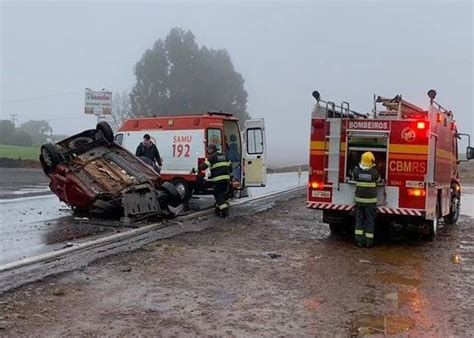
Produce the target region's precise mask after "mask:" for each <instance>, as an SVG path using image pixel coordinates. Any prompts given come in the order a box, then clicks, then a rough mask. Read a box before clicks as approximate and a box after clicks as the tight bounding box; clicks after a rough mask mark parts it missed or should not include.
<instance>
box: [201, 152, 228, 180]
mask: <svg viewBox="0 0 474 338" xmlns="http://www.w3.org/2000/svg"><path fill="white" fill-rule="evenodd" d="M231 166H232V163H231V162H230V161H229V160H228V159H227V156H225V155H224V154H223V153H221V152H218V151H216V152H215V153H213V154H211V156H209V158H208V159H206V161H204V163H203V164H202V167H201V168H200V169H207V168H210V169H211V177H210V178H209V180H210V181H212V182H218V181H224V180H227V181H228V180H230V173H231V168H232V167H231Z"/></svg>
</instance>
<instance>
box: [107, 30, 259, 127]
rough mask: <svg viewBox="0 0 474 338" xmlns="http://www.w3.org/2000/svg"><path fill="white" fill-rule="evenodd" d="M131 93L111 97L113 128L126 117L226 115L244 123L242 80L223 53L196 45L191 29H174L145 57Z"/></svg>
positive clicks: (245, 97)
mask: <svg viewBox="0 0 474 338" xmlns="http://www.w3.org/2000/svg"><path fill="white" fill-rule="evenodd" d="M134 73H135V78H136V82H135V85H134V86H133V88H132V90H131V92H130V93H127V92H122V93H114V99H113V114H114V116H113V117H112V121H111V122H112V124H113V125H114V126H115V127H118V126H119V125H120V123H121V122H122V121H123V119H125V118H127V117H140V116H168V115H181V114H199V113H203V112H207V111H223V112H230V113H233V114H234V115H236V116H237V117H239V118H240V120H241V121H245V120H246V119H248V118H249V117H250V116H249V113H248V112H247V96H248V95H247V91H246V90H245V87H244V83H245V81H244V78H243V77H242V75H241V74H240V73H239V72H237V71H236V70H235V68H234V65H233V63H232V60H231V58H230V56H229V53H228V52H227V51H226V50H225V49H212V48H208V47H206V46H204V45H203V46H199V44H198V43H197V42H196V39H195V36H194V34H193V33H192V32H191V31H190V30H184V29H181V28H173V29H171V31H170V32H169V34H168V36H167V37H166V38H165V39H164V40H163V39H159V40H158V41H156V42H155V43H154V44H153V46H152V48H151V49H148V50H146V51H145V52H144V54H143V56H142V57H141V59H140V60H139V61H138V62H137V63H136V65H135V68H134Z"/></svg>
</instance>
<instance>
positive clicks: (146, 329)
mask: <svg viewBox="0 0 474 338" xmlns="http://www.w3.org/2000/svg"><path fill="white" fill-rule="evenodd" d="M320 221H321V213H319V212H315V211H313V210H308V209H306V208H305V199H304V197H301V198H296V199H293V200H290V201H287V202H284V203H279V204H277V205H276V206H275V207H274V208H273V209H271V210H268V211H265V212H261V213H258V214H256V215H253V216H246V217H239V218H235V219H231V220H229V221H227V222H226V221H222V220H220V219H216V218H214V217H210V218H209V219H205V220H201V222H211V223H212V224H213V225H214V227H213V228H210V229H208V230H205V231H202V232H199V233H189V234H183V235H180V236H177V237H175V238H173V239H170V240H165V241H158V242H155V243H152V244H150V245H148V246H146V247H144V248H143V249H141V250H138V251H136V252H133V253H128V254H123V255H120V256H115V257H111V258H107V259H103V260H100V261H98V262H96V263H94V264H92V265H90V266H89V267H87V268H85V269H83V270H81V271H75V272H71V273H67V274H63V275H60V276H57V277H52V278H48V279H46V280H44V281H42V282H38V283H33V284H30V285H27V286H24V287H21V288H19V289H18V290H15V291H12V292H9V293H7V294H5V295H3V296H0V335H2V334H6V335H9V336H18V335H34V336H65V335H68V336H69V335H79V336H104V335H109V336H117V335H119V336H130V335H142V336H157V335H159V336H162V335H164V336H173V335H174V336H182V335H217V336H222V335H234V336H261V335H265V336H277V335H278V336H280V335H284V336H288V335H292V336H307V335H318V336H321V335H323V336H327V335H330V336H335V335H344V336H347V335H358V334H359V335H364V334H368V333H378V334H384V333H385V334H406V333H409V334H414V335H420V334H424V335H426V334H428V335H430V336H431V335H435V336H446V335H454V336H468V335H470V334H471V333H472V332H474V327H473V325H472V321H471V319H472V317H473V314H474V313H473V308H474V307H473V306H472V305H473V298H472V294H473V293H472V292H473V291H474V285H473V284H472V274H471V275H469V274H468V272H469V271H472V266H473V261H474V254H473V253H472V252H473V250H472V246H469V245H470V244H469V245H468V246H469V247H467V248H465V249H459V241H460V239H461V238H462V239H463V241H473V240H474V238H473V235H472V234H471V232H472V231H470V230H469V229H470V228H471V227H472V226H473V222H472V219H467V218H464V219H463V220H462V221H461V222H460V224H459V226H458V227H452V228H448V227H446V228H444V229H442V231H441V235H440V237H439V239H438V241H436V242H434V243H427V242H419V241H411V242H409V243H408V244H391V243H385V242H383V241H382V242H381V243H380V242H379V243H378V245H377V246H376V247H375V248H373V249H357V248H355V247H354V245H353V243H352V241H351V240H349V239H343V238H339V237H334V236H331V235H330V234H329V231H328V228H327V226H321V225H320ZM376 235H377V234H376ZM469 243H471V242H469ZM465 247H466V245H465ZM462 250H466V251H462ZM456 253H457V254H458V255H459V256H460V257H462V258H461V259H462V260H461V261H460V262H459V261H458V263H456V264H454V263H453V262H452V260H451V257H452V255H453V254H456Z"/></svg>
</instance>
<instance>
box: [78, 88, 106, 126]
mask: <svg viewBox="0 0 474 338" xmlns="http://www.w3.org/2000/svg"><path fill="white" fill-rule="evenodd" d="M84 113H86V114H89V115H95V116H97V122H99V121H100V118H101V117H103V116H107V115H112V92H111V91H108V90H105V89H102V90H101V91H96V90H91V89H89V88H86V92H85V96H84Z"/></svg>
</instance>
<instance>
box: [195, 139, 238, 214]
mask: <svg viewBox="0 0 474 338" xmlns="http://www.w3.org/2000/svg"><path fill="white" fill-rule="evenodd" d="M207 152H208V154H209V157H208V158H207V159H206V161H205V162H204V163H203V164H201V165H200V166H199V169H200V170H205V169H207V168H210V169H211V177H210V180H211V182H213V184H214V189H213V192H214V198H215V200H216V214H217V215H218V216H221V217H227V216H228V215H229V204H227V201H226V192H227V189H228V188H229V183H230V172H231V168H232V167H231V162H230V161H229V159H228V158H227V156H226V155H224V154H223V153H221V152H220V151H218V150H217V146H216V145H215V144H210V145H209V147H208V148H207Z"/></svg>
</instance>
